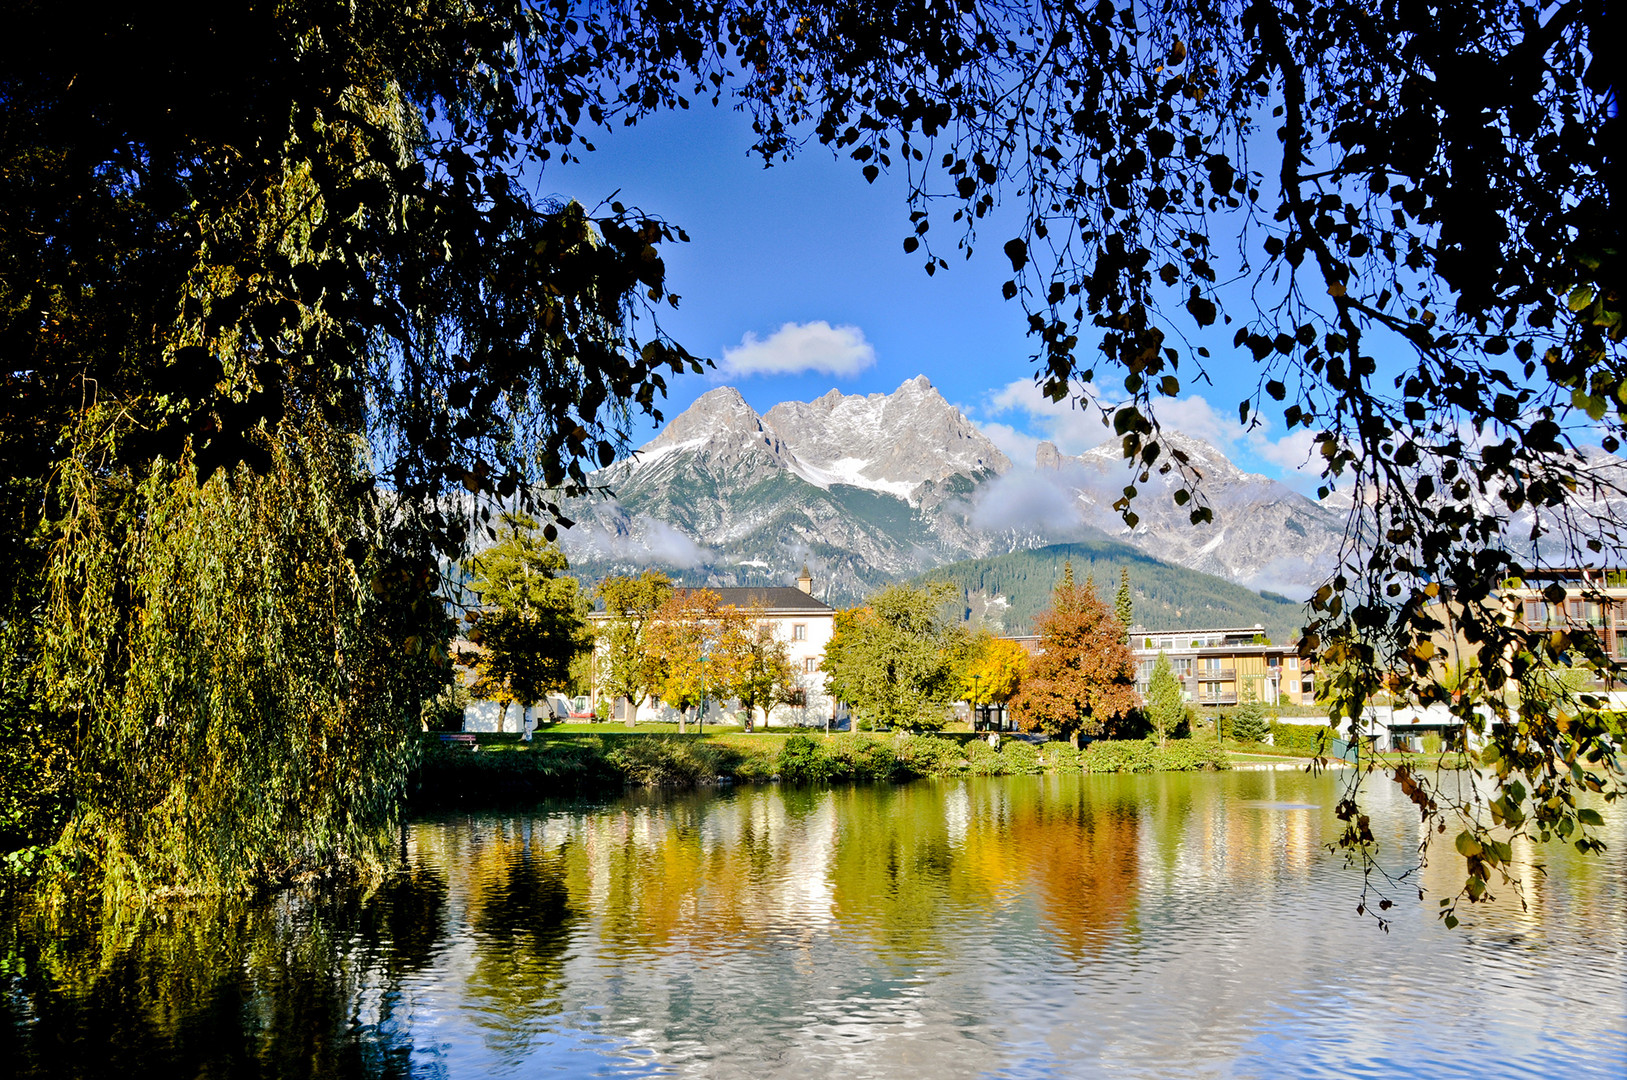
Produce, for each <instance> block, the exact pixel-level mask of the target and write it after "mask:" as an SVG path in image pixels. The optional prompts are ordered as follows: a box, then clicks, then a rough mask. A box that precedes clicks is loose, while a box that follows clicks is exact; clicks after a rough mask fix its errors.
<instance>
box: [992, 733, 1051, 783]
mask: <svg viewBox="0 0 1627 1080" xmlns="http://www.w3.org/2000/svg"><path fill="white" fill-rule="evenodd" d="M985 745H987V744H985ZM1000 756H1001V757H1003V758H1005V761H1006V772H1008V773H1010V774H1011V775H1013V776H1025V775H1029V774H1033V773H1038V772H1041V771H1042V769H1041V768H1040V754H1039V750H1038V749H1036V748H1035V747H1034V746H1033V744H1031V743H1026V742H1024V741H1023V740H1021V739H1004V740H1002V741H1001V743H1000Z"/></svg>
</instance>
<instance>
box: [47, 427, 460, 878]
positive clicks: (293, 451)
mask: <svg viewBox="0 0 1627 1080" xmlns="http://www.w3.org/2000/svg"><path fill="white" fill-rule="evenodd" d="M104 433H105V435H106V437H111V433H112V431H111V428H106V429H104ZM81 445H82V447H83V448H84V449H83V450H82V451H81V452H80V453H77V454H75V456H73V457H72V458H70V459H69V460H68V461H67V462H66V463H65V465H64V467H63V468H62V469H61V470H60V471H59V473H58V478H59V479H58V483H59V485H60V486H59V487H58V488H57V489H56V496H55V499H54V505H57V506H60V507H62V508H63V512H64V516H63V517H62V518H61V519H60V520H59V521H58V522H57V523H56V524H55V526H54V527H55V528H57V529H58V530H60V532H61V534H62V535H63V537H64V541H63V542H62V543H61V544H60V545H58V546H57V547H56V548H55V549H54V551H53V556H52V560H51V562H50V564H49V568H48V573H49V585H48V587H49V595H50V604H49V607H48V608H47V614H46V617H45V618H44V620H43V621H42V623H41V626H42V631H43V632H42V637H41V652H40V659H39V664H38V671H39V673H40V674H39V679H40V683H41V687H42V689H43V701H42V705H43V707H44V708H45V709H47V710H49V711H50V712H51V713H52V714H54V715H56V716H58V717H61V718H63V720H64V721H68V720H71V722H72V723H73V724H74V729H75V730H76V731H77V732H78V733H80V736H79V739H78V740H77V745H75V747H74V751H75V754H76V755H77V757H78V763H77V765H76V771H77V774H78V775H77V777H76V780H75V784H76V787H77V789H78V802H77V812H76V815H75V816H74V817H73V819H72V820H70V821H69V822H68V824H67V827H66V829H65V831H64V833H63V835H62V838H61V840H60V841H59V848H60V851H61V855H62V859H63V860H64V862H71V863H73V864H74V865H76V866H78V867H79V868H80V872H81V874H82V876H85V877H88V878H90V879H92V880H100V881H102V882H104V883H105V884H106V885H107V886H108V887H110V888H112V889H114V890H115V891H127V892H134V893H150V892H155V891H178V892H185V893H196V892H209V891H218V890H228V891H233V890H245V889H251V888H257V887H262V886H265V885H270V884H275V883H278V882H281V881H284V880H287V879H288V878H290V877H292V876H294V875H299V874H304V873H309V872H313V871H320V872H328V871H333V870H343V869H346V868H351V869H365V868H368V867H371V866H373V865H375V864H376V861H377V860H378V859H379V858H380V857H381V856H382V853H383V850H384V849H383V847H381V845H383V844H386V843H387V842H388V835H389V828H390V826H391V824H392V823H393V822H394V820H395V819H396V816H397V814H398V811H399V806H400V798H401V794H402V790H403V786H404V784H405V781H406V774H407V769H408V768H409V767H410V765H411V763H412V760H413V755H414V753H415V749H416V739H415V736H416V733H417V731H418V729H419V724H420V716H421V713H422V709H423V704H424V702H425V701H427V700H429V699H431V698H433V697H434V696H435V695H436V694H437V693H438V692H439V691H440V690H441V688H442V687H444V686H445V685H446V683H447V681H448V679H449V674H450V671H449V666H448V663H447V661H448V657H447V650H446V644H447V640H448V637H449V635H450V630H451V624H450V620H449V618H448V617H447V616H446V614H445V611H444V608H443V606H442V605H441V603H440V602H439V600H438V599H437V598H436V597H435V596H434V595H433V592H434V590H435V588H436V584H437V582H436V580H435V578H434V576H433V575H432V574H430V573H428V572H427V571H425V570H424V569H423V565H424V564H423V563H422V562H421V561H418V560H403V559H400V558H397V557H393V556H391V555H390V554H389V552H390V551H391V550H392V549H393V548H394V543H393V538H392V533H391V529H392V528H393V526H392V525H391V524H390V523H389V522H385V521H380V520H379V519H377V518H375V517H369V516H367V515H365V514H363V512H362V510H363V505H362V504H360V503H358V502H357V501H355V500H354V499H352V498H349V497H348V496H347V494H346V492H347V489H348V488H349V487H350V486H351V484H352V483H353V482H354V478H355V475H356V473H355V468H356V463H357V462H356V455H357V453H358V448H357V446H356V444H355V443H354V442H353V441H351V440H348V439H343V438H335V437H334V436H333V435H332V433H331V432H330V431H329V430H328V429H326V428H325V427H324V426H322V425H321V424H319V423H313V424H312V425H311V426H309V427H306V428H303V429H300V428H296V427H294V426H293V425H292V424H291V423H285V424H284V426H283V427H282V428H281V429H279V431H278V438H277V439H275V440H272V441H270V443H269V445H270V447H271V449H270V451H269V453H270V460H269V462H268V464H267V475H265V476H264V477H257V476H255V475H254V474H253V473H252V472H250V471H249V470H248V469H247V468H246V467H243V466H239V467H238V468H237V469H235V470H233V472H232V473H231V475H229V476H228V475H227V474H225V473H217V474H216V475H215V476H214V477H213V478H212V479H210V480H208V481H207V482H204V483H199V482H198V480H197V474H196V471H195V470H194V469H193V467H192V464H191V462H190V461H182V462H181V463H179V464H178V465H175V466H166V465H162V464H155V465H153V466H150V467H148V468H147V469H146V470H145V472H144V475H143V476H142V477H141V480H140V482H139V483H136V484H135V485H134V486H133V487H130V488H128V489H123V490H121V488H120V485H119V484H117V483H113V482H110V481H108V480H107V478H106V477H105V476H104V475H102V473H101V472H100V471H99V469H98V468H97V464H98V463H99V462H100V461H101V458H100V455H99V454H98V453H96V452H94V451H92V450H91V449H89V448H90V447H92V446H95V445H96V443H95V442H94V441H93V440H89V439H86V440H84V441H83V442H82V443H81ZM109 503H111V505H109ZM135 507H139V508H141V512H140V513H139V514H136V513H129V512H127V511H128V510H129V509H130V508H135ZM362 537H373V538H376V540H377V544H376V546H374V545H370V544H367V543H365V542H363V541H362V540H361V538H362ZM369 549H371V553H370V554H369ZM352 556H354V559H353V557H352Z"/></svg>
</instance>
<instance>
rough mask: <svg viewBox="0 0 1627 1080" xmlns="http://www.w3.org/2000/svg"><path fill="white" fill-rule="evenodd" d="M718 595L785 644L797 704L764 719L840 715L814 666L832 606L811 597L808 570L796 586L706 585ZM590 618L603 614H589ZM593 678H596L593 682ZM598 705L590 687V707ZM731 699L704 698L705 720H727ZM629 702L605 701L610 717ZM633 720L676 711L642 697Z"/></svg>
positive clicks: (832, 620) (669, 716)
mask: <svg viewBox="0 0 1627 1080" xmlns="http://www.w3.org/2000/svg"><path fill="white" fill-rule="evenodd" d="M709 591H711V592H714V593H716V594H717V596H718V601H719V606H721V607H734V608H737V609H739V610H742V611H751V612H752V613H753V614H754V615H756V616H758V618H759V619H760V620H761V621H762V622H764V623H766V624H768V626H769V627H770V628H771V629H772V632H773V634H774V638H775V640H777V641H782V642H784V643H785V647H786V655H787V657H788V658H789V660H790V661H791V670H792V672H793V675H794V677H795V678H796V680H797V683H798V688H799V689H800V690H801V697H802V703H801V704H800V705H785V704H781V705H776V706H775V707H774V708H773V709H772V710H771V711H770V713H769V716H768V723H770V724H775V725H792V724H805V725H813V726H823V725H824V723H825V722H826V720H829V719H833V718H837V717H841V716H846V715H847V713H846V710H845V709H842V708H841V707H840V705H839V704H838V703H835V702H832V700H831V699H830V697H829V695H827V694H826V693H825V676H824V673H823V672H821V671H820V669H819V665H820V662H821V660H822V659H823V657H824V653H825V646H826V645H827V644H828V643H829V642H830V639H831V636H832V635H833V634H834V633H835V632H836V609H835V608H833V607H831V606H830V605H829V604H827V603H825V602H824V601H823V600H820V599H819V598H818V597H816V596H814V595H813V577H812V576H811V575H810V574H809V573H808V568H807V567H806V566H804V567H803V568H802V574H801V575H800V576H799V577H798V578H797V584H796V588H790V587H786V586H773V587H749V588H738V589H717V588H714V589H711V590H709ZM590 618H591V619H593V620H594V621H596V622H597V621H602V620H604V619H607V618H608V616H607V615H605V613H603V612H594V614H593V615H591V616H590ZM596 681H597V680H596ZM597 704H598V700H597V688H595V700H594V705H595V706H596V705H597ZM739 707H740V706H739V703H738V702H735V701H722V702H719V701H710V702H708V704H707V709H706V717H705V718H706V720H707V721H709V722H714V721H717V720H720V719H722V720H732V719H733V718H734V716H735V713H736V712H737V711H738V709H739ZM628 708H629V703H628V701H627V700H626V699H625V698H617V699H616V700H615V701H614V702H612V704H611V716H612V718H613V719H616V720H622V721H625V720H626V719H627V710H628ZM634 719H635V722H638V721H655V720H665V721H674V722H675V721H676V720H677V719H678V710H676V709H673V708H671V707H669V706H668V705H667V704H666V703H664V702H660V701H646V702H644V703H643V704H642V705H640V706H638V711H637V715H636V717H635V718H634Z"/></svg>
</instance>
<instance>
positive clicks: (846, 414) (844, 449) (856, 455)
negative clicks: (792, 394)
mask: <svg viewBox="0 0 1627 1080" xmlns="http://www.w3.org/2000/svg"><path fill="white" fill-rule="evenodd" d="M763 426H764V427H765V428H766V429H768V430H769V431H772V432H774V433H776V434H777V435H779V437H780V438H781V439H782V440H783V441H784V443H785V444H786V445H787V446H789V447H792V448H793V450H794V452H795V454H796V457H797V460H798V462H799V467H797V469H796V471H797V473H798V475H800V476H802V477H803V479H805V480H807V481H809V482H810V483H813V484H815V485H817V486H819V487H826V488H828V487H829V486H830V485H831V484H851V485H853V486H855V487H863V488H870V489H872V490H876V491H885V492H888V493H889V494H893V495H897V496H899V497H901V498H906V499H909V498H913V496H914V495H915V493H916V491H917V490H918V489H919V488H920V486H921V485H922V484H923V483H925V482H927V481H931V482H933V483H942V482H943V481H944V480H947V479H948V478H949V477H951V476H955V475H957V474H958V475H961V476H965V477H967V478H968V479H976V478H978V477H980V476H986V475H989V474H992V473H1003V472H1006V471H1008V470H1009V469H1010V468H1011V462H1010V460H1009V459H1007V457H1006V456H1005V455H1004V454H1003V453H1001V452H1000V449H999V448H998V447H996V446H995V445H994V444H993V443H992V442H990V441H989V440H988V439H987V438H986V437H985V436H984V435H983V433H982V432H980V431H978V430H977V428H976V427H974V426H973V425H972V422H971V421H970V420H967V419H966V417H965V416H964V415H962V413H961V411H960V410H959V409H957V408H955V407H954V406H953V405H951V404H950V403H949V402H948V401H946V400H944V396H943V395H942V394H940V393H939V392H938V389H937V387H935V386H933V385H932V382H931V380H929V379H928V378H927V377H926V376H925V375H918V376H916V377H915V378H913V379H910V380H908V381H906V382H905V383H903V384H902V385H901V386H899V388H898V389H897V390H895V391H893V392H892V393H891V394H869V395H863V394H842V393H839V392H837V391H835V390H832V391H830V392H829V393H827V394H824V395H822V396H820V397H817V398H815V399H814V400H813V401H786V402H781V403H780V404H778V405H776V406H774V407H773V408H772V409H770V410H768V412H767V413H766V414H764V416H763Z"/></svg>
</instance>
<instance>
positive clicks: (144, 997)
mask: <svg viewBox="0 0 1627 1080" xmlns="http://www.w3.org/2000/svg"><path fill="white" fill-rule="evenodd" d="M446 895H447V888H446V881H445V878H444V877H443V876H441V875H440V874H439V873H437V872H434V871H430V870H421V871H418V872H416V873H406V874H403V875H401V876H399V877H397V878H392V879H391V880H390V881H388V882H387V883H386V884H385V885H384V886H383V887H382V888H381V889H379V890H378V891H377V892H375V893H373V894H371V895H368V894H364V893H363V892H361V891H356V890H347V891H344V892H341V893H339V894H337V895H324V896H312V895H293V894H290V895H285V896H283V897H280V898H278V899H276V900H273V901H269V902H259V903H248V902H240V901H233V902H216V903H209V904H195V905H188V906H184V907H172V908H166V909H161V910H156V911H155V910H151V909H147V910H141V911H117V910H113V911H86V910H75V909H61V908H57V909H51V910H44V909H38V908H35V909H27V910H21V911H12V912H7V913H6V915H7V917H6V918H5V919H4V924H3V929H0V975H3V977H4V985H5V993H4V998H3V1000H4V1014H3V1016H0V1031H3V1032H4V1036H3V1043H0V1053H4V1054H5V1061H6V1064H7V1067H8V1068H9V1069H11V1070H12V1071H13V1074H14V1075H17V1076H25V1077H35V1076H38V1077H103V1076H107V1077H113V1076H116V1077H120V1078H121V1080H131V1078H138V1077H144V1076H155V1077H158V1076H162V1077H166V1078H167V1077H173V1076H312V1077H335V1078H346V1080H348V1078H392V1077H405V1076H409V1075H413V1076H423V1075H426V1071H425V1069H424V1068H423V1067H422V1063H420V1064H419V1066H418V1067H415V1066H414V1063H413V1061H412V1051H413V1046H412V1041H411V1036H410V1030H409V1024H408V1023H407V1022H406V1018H405V1016H404V1015H402V1013H403V1010H404V1008H405V1004H404V1001H403V994H402V984H403V981H404V980H405V979H406V978H407V977H409V976H410V975H412V974H413V973H415V972H416V971H418V970H420V969H421V968H423V967H424V966H425V965H427V964H428V963H429V962H430V960H431V957H432V955H433V953H434V950H435V947H436V941H437V939H438V937H439V935H440V934H441V933H442V929H441V928H442V925H443V924H442V921H441V920H440V918H439V913H440V911H441V908H442V906H443V905H444V903H445V900H446ZM428 1074H429V1075H433V1074H434V1072H433V1070H431V1071H430V1072H429V1073H428Z"/></svg>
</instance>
